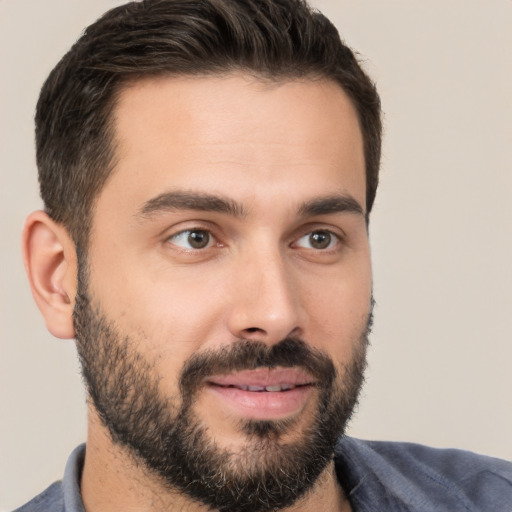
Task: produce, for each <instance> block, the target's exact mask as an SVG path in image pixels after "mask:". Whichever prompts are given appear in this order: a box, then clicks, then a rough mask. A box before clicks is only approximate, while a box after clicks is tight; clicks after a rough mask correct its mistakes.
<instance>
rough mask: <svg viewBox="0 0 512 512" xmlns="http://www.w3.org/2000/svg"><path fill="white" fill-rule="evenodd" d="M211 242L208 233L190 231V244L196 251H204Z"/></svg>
mask: <svg viewBox="0 0 512 512" xmlns="http://www.w3.org/2000/svg"><path fill="white" fill-rule="evenodd" d="M209 242H210V233H208V231H190V232H189V235H188V243H189V244H190V247H193V248H194V249H204V248H205V247H206V246H207V245H208V243H209Z"/></svg>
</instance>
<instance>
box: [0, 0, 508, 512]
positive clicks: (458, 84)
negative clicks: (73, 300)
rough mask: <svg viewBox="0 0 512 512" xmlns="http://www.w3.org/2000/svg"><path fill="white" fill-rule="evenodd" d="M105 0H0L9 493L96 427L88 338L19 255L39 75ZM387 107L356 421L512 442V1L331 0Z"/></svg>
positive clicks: (422, 436)
mask: <svg viewBox="0 0 512 512" xmlns="http://www.w3.org/2000/svg"><path fill="white" fill-rule="evenodd" d="M118 3H120V2H115V1H107V0H87V1H85V0H80V1H77V0H51V1H50V0H45V1H40V0H3V1H2V0H0V57H1V62H0V73H1V80H0V86H1V104H0V105H1V107H0V108H1V111H0V122H1V126H0V130H1V132H0V144H1V152H0V158H1V160H0V166H1V173H0V179H1V184H0V208H1V221H0V222H1V238H0V243H1V251H0V255H1V256H0V257H1V265H0V272H1V275H0V278H1V283H0V285H1V294H0V296H1V304H0V306H1V309H0V310H1V316H2V318H1V323H0V328H1V331H0V334H1V354H0V510H9V509H11V508H13V507H14V506H15V505H20V504H21V503H22V502H24V501H26V500H28V499H29V498H31V497H32V496H33V495H35V494H36V493H37V492H39V491H40V490H42V489H43V488H44V487H46V486H47V485H48V484H49V483H51V482H52V481H53V480H55V479H57V478H60V477H61V475H62V471H63V467H64V464H65V461H66V458H67V455H68V453H69V451H70V450H71V449H72V448H73V447H74V446H75V445H76V444H78V443H79V442H81V441H82V440H84V438H85V408H84V405H83V402H84V395H83V391H82V388H81V382H80V377H79V372H78V366H77V363H76V359H75V352H74V347H73V343H72V342H70V341H68V342H66V341H59V340H55V339H53V338H52V337H51V336H50V335H49V334H48V333H47V332H46V329H45V327H44V323H43V321H42V319H41V318H40V315H39V313H38V311H37V309H36V307H35V305H34V304H33V302H32V298H31V296H30V291H29V287H28V284H27V282H26V279H25V276H24V271H23V267H22V263H21V255H20V231H21V227H22V224H23V220H24V217H25V216H26V215H27V213H29V212H30V211H31V210H33V209H36V208H39V207H40V200H39V198H38V190H37V179H36V169H35V164H34V147H33V126H32V117H33V111H34V106H35V103H36V99H37V95H38V91H39V88H40V86H41V84H42V82H43V80H44V78H45V77H46V75H47V74H48V72H49V71H50V69H51V68H52V67H53V66H54V65H55V63H56V62H57V60H58V59H59V58H60V57H61V56H62V55H63V53H64V52H65V50H67V48H68V47H69V46H70V45H71V44H72V43H73V41H74V40H75V39H76V38H77V37H78V35H79V33H80V31H81V29H82V28H83V27H84V26H86V25H87V24H89V23H90V22H92V21H93V20H94V19H96V18H97V17H98V16H99V15H100V14H101V13H102V12H104V11H105V10H106V9H107V8H109V7H111V6H113V5H116V4H118ZM316 5H318V6H319V7H320V8H321V9H322V10H323V11H324V12H325V13H326V14H327V15H329V17H331V19H332V20H333V21H334V22H335V23H336V25H337V26H338V27H339V29H340V32H341V34H342V35H343V37H344V38H345V39H346V40H347V41H348V42H349V44H350V45H351V46H353V47H354V48H357V50H358V51H359V52H360V53H361V54H362V56H363V57H364V59H365V61H366V63H365V65H366V67H367V69H368V70H369V72H370V73H371V74H372V76H373V77H374V79H375V80H376V81H377V83H378V86H379V89H380V92H381V96H382V100H383V106H384V110H385V112H386V119H385V125H386V136H385V145H384V158H383V169H382V181H381V187H380V191H379V194H378V197H377V204H376V207H375V211H374V213H373V218H372V222H371V241H372V249H373V259H374V272H375V294H376V298H377V303H378V306H377V308H376V321H375V329H374V334H373V337H372V340H373V347H372V350H371V354H370V368H369V372H368V382H367V385H366V387H365V389H364V393H363V397H362V402H361V406H360V410H359V413H358V415H357V417H356V418H355V420H354V421H353V423H352V426H351V429H350V433H351V434H353V435H356V436H360V437H366V438H372V439H395V440H410V441H417V442H421V443H427V444H431V445H435V446H442V447H444V446H456V447H461V448H467V449H470V450H474V451H478V452H483V453H487V454H491V455H496V456H500V457H504V458H509V459H512V439H511V436H512V405H511V404H512V400H511V393H512V371H511V366H512V320H511V317H512V271H511V264H512V229H511V225H512V222H511V221H512V206H511V204H512V200H511V198H512V165H511V164H512V133H511V131H512V100H511V95H512V70H511V62H512V51H511V50H512V30H511V27H512V1H510V0H489V1H485V2H484V1H482V0H478V1H477V0H450V1H446V0H429V1H428V2H426V1H423V0H421V1H420V0H389V1H382V0H348V1H342V0H318V1H317V2H316Z"/></svg>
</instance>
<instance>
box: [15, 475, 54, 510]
mask: <svg viewBox="0 0 512 512" xmlns="http://www.w3.org/2000/svg"><path fill="white" fill-rule="evenodd" d="M50 511H51V512H63V511H64V496H63V492H62V484H61V482H55V483H53V484H52V485H50V487H48V489H46V490H45V491H43V492H42V493H41V494H39V495H37V496H36V497H35V498H33V499H32V500H30V501H29V502H28V503H26V504H25V505H23V506H22V507H20V508H17V509H16V510H15V511H14V512H50Z"/></svg>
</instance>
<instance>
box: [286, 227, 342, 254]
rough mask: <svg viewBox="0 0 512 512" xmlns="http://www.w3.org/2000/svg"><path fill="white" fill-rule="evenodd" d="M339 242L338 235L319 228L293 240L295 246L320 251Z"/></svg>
mask: <svg viewBox="0 0 512 512" xmlns="http://www.w3.org/2000/svg"><path fill="white" fill-rule="evenodd" d="M339 242H340V238H339V236H338V235H336V234H335V233H333V232H332V231H328V230H324V229H321V230H318V231H311V232H310V233H307V234H305V235H304V236H302V237H301V238H299V239H298V240H297V242H295V246H297V247H302V248H304V249H314V250H315V251H322V250H325V249H331V248H333V247H335V246H336V245H337V244H338V243H339Z"/></svg>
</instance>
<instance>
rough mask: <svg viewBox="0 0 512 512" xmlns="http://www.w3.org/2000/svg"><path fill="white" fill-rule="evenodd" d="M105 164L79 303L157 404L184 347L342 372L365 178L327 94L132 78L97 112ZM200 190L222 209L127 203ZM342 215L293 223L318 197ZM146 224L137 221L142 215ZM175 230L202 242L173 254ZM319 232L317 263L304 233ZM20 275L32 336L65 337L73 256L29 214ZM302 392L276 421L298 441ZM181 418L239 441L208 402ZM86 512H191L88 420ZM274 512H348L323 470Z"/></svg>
mask: <svg viewBox="0 0 512 512" xmlns="http://www.w3.org/2000/svg"><path fill="white" fill-rule="evenodd" d="M115 132H116V139H117V164H116V168H115V170H114V172H113V174H112V176H111V177H110V178H109V180H108V181H107V183H106V185H105V186H104V188H103V189H102V191H101V192H100V194H99V197H98V199H97V202H96V207H95V211H94V216H93V226H92V232H91V238H90V245H89V252H88V263H89V265H90V276H89V290H90V292H91V295H92V297H93V300H94V301H96V303H97V304H100V305H101V308H102V310H103V311H104V312H105V313H106V314H107V315H108V318H109V319H110V320H112V321H115V323H116V326H117V328H118V330H119V331H120V332H121V333H124V334H126V335H129V336H130V337H132V338H133V339H137V340H139V343H140V345H139V347H138V349H139V351H140V353H141V354H142V355H143V356H144V357H145V358H146V359H147V360H150V361H152V363H153V367H154V372H155V375H158V376H159V377H160V392H161V393H162V394H163V396H174V395H176V394H177V393H178V389H177V379H178V376H179V372H180V370H181V368H182V366H183V363H184V362H185V361H186V360H187V359H188V358H189V357H190V356H191V355H192V354H194V353H196V352H198V351H201V350H208V349H214V350H215V349H219V348H220V347H222V346H225V345H229V344H230V343H232V342H233V341H234V340H236V339H239V338H245V339H248V340H259V341H263V342H264V343H267V344H274V343H277V342H279V341H280V340H282V339H283V338H285V337H287V336H298V337H300V338H301V339H303V340H305V341H306V342H307V343H309V344H310V345H311V346H313V347H315V348H317V349H320V350H322V351H323V352H325V353H326V354H328V355H329V356H330V357H331V358H332V360H333V362H334V363H335V364H344V363H347V362H348V361H350V360H351V359H352V354H353V350H354V346H355V343H357V342H358V340H359V338H360V334H361V332H363V331H364V329H365V327H366V320H367V317H368V313H369V310H370V300H371V299H370V298H371V265H370V251H369V244H368V233H367V226H366V221H365V211H364V205H365V204H366V201H365V167H364V156H363V144H362V136H361V132H360V128H359V124H358V120H357V115H356V112H355V110H354V108H353V106H352V104H351V102H350V101H349V99H348V98H347V96H346V95H345V94H344V92H343V91H342V90H341V89H340V87H339V86H338V85H336V84H335V83H332V82H330V81H325V80H324V81H322V80H315V81H313V80H305V81H290V82H282V83H281V82H280V83H277V84H268V83H266V82H263V81H260V80H257V79H254V78H249V77H247V76H244V75H241V74H233V75H227V76H224V77H203V78H197V77H196V78H158V79H154V78H153V79H146V80H142V81H138V82H135V83H134V84H131V85H129V86H128V87H126V89H125V90H124V91H123V92H122V93H121V95H120V99H119V103H118V105H117V107H116V110H115ZM175 192H180V193H181V192H187V193H194V194H198V195H201V194H209V195H215V196H218V197H221V198H223V199H226V200H228V201H231V202H236V204H237V205H238V206H239V207H240V209H242V210H243V215H233V212H231V213H230V212H217V211H203V210H197V209H188V208H176V209H174V208H173V209H169V208H164V209H161V208H160V209H156V210H154V211H151V212H150V213H147V212H146V213H143V212H144V208H145V205H146V206H147V205H148V202H150V201H151V200H152V199H154V198H157V197H159V196H161V195H162V194H166V193H175ZM333 196H341V197H343V198H345V199H346V198H350V200H351V201H354V202H355V203H356V204H358V205H360V210H361V211H360V212H357V211H336V212H330V213H325V212H324V213H314V212H308V213H306V214H304V212H301V206H302V205H304V204H305V203H308V202H311V201H318V200H319V199H324V198H326V197H333ZM146 210H147V208H146ZM191 229H201V230H206V231H208V232H209V233H211V239H210V240H211V242H210V243H209V245H208V246H207V247H206V248H203V249H194V248H192V247H190V246H188V245H187V236H186V235H187V233H186V234H185V235H181V236H180V233H183V232H185V231H186V230H191ZM318 230H320V231H322V232H329V233H332V235H331V237H332V238H331V244H330V245H329V247H328V248H326V249H318V248H315V247H313V246H312V245H311V239H310V238H309V234H310V233H311V232H314V231H318ZM24 248H25V263H26V266H27V270H28V272H29V276H30V278H31V283H32V287H33V292H34V296H35V298H36V300H37V302H38V304H39V307H40V309H41V310H42V311H43V314H44V315H45V318H46V322H47V325H48V328H49V329H50V331H51V332H53V333H54V334H55V335H57V336H59V337H73V334H74V331H73V327H72V320H71V313H72V309H73V300H74V299H73V297H74V296H75V295H74V293H75V292H76V254H74V248H73V245H72V243H71V241H70V240H69V237H68V235H67V233H66V231H65V230H64V229H63V228H61V227H60V226H57V225H55V224H54V223H53V222H52V221H51V220H50V219H48V218H47V217H46V216H45V215H44V214H43V213H42V212H36V213H34V214H33V215H32V216H31V217H29V219H28V221H27V224H26V227H25V235H24ZM316 398H317V394H316V393H315V391H312V392H309V393H305V394H304V398H303V399H302V400H301V401H300V403H299V406H297V407H296V408H293V410H292V411H291V412H286V413H285V414H284V416H283V417H285V418H289V417H292V418H293V419H294V428H293V429H292V430H291V431H290V432H287V433H286V434H285V435H284V436H283V441H284V442H285V441H286V440H293V439H295V438H296V436H300V435H301V432H303V430H304V428H305V427H307V426H308V424H309V422H310V421H311V417H312V412H313V411H314V408H315V404H316V402H315V400H316ZM194 411H195V413H196V414H197V415H198V416H199V417H200V419H201V420H202V421H203V423H204V424H205V425H207V426H208V428H209V432H210V433H211V435H212V436H213V437H214V439H215V441H216V442H217V443H218V445H219V446H220V447H223V448H230V449H231V450H232V451H234V452H239V451H240V450H242V449H243V448H244V446H245V445H246V443H247V442H248V440H247V437H246V435H245V434H244V433H242V432H241V431H240V430H239V428H238V426H237V425H238V421H239V420H240V419H241V417H242V416H243V417H247V416H244V415H247V414H249V415H250V413H247V412H246V413H243V412H240V410H239V409H238V408H237V407H233V404H231V403H230V402H229V401H228V400H227V399H225V398H224V397H222V396H219V394H218V393H213V392H211V390H209V389H208V388H204V389H202V390H201V391H200V392H199V393H198V395H197V402H196V403H195V405H194ZM82 495H83V499H84V503H85V505H86V509H87V510H88V512H91V511H96V510H98V511H99V510H101V511H107V510H114V509H117V510H120V509H125V510H132V509H133V510H135V509H137V510H148V511H149V510H160V509H162V510H163V509H166V510H203V509H202V508H201V507H200V506H198V505H192V504H190V503H188V502H187V501H186V500H184V499H183V498H182V497H180V496H178V495H173V494H172V493H171V492H168V491H164V490H163V489H162V486H161V485H160V483H159V482H158V481H157V480H156V479H154V478H153V477H152V475H149V474H147V472H146V471H145V470H144V469H143V468H142V467H141V466H140V465H138V464H136V463H134V461H133V460H132V458H131V457H130V456H129V454H128V453H127V452H126V451H125V449H123V448H122V447H120V446H118V445H115V444H113V443H112V441H111V439H110V437H109V435H108V433H107V432H106V430H105V428H104V427H103V425H102V424H101V422H100V421H99V419H98V417H97V415H96V413H95V410H94V407H93V406H92V405H90V406H89V435H88V442H87V455H86V461H85V466H84V472H83V477H82ZM290 510H301V511H310V510H315V511H316V510H349V505H348V502H347V501H346V500H345V499H344V496H343V493H342V491H341V488H340V487H339V485H338V483H337V481H336V478H335V476H334V468H333V466H332V465H331V466H329V467H328V468H327V470H326V471H325V472H324V474H323V475H322V476H321V477H320V479H319V480H318V483H317V484H316V486H315V488H314V489H313V492H312V493H310V494H308V495H307V496H306V498H305V499H304V500H302V501H301V502H299V503H298V504H297V505H296V506H295V507H294V508H293V509H290Z"/></svg>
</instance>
